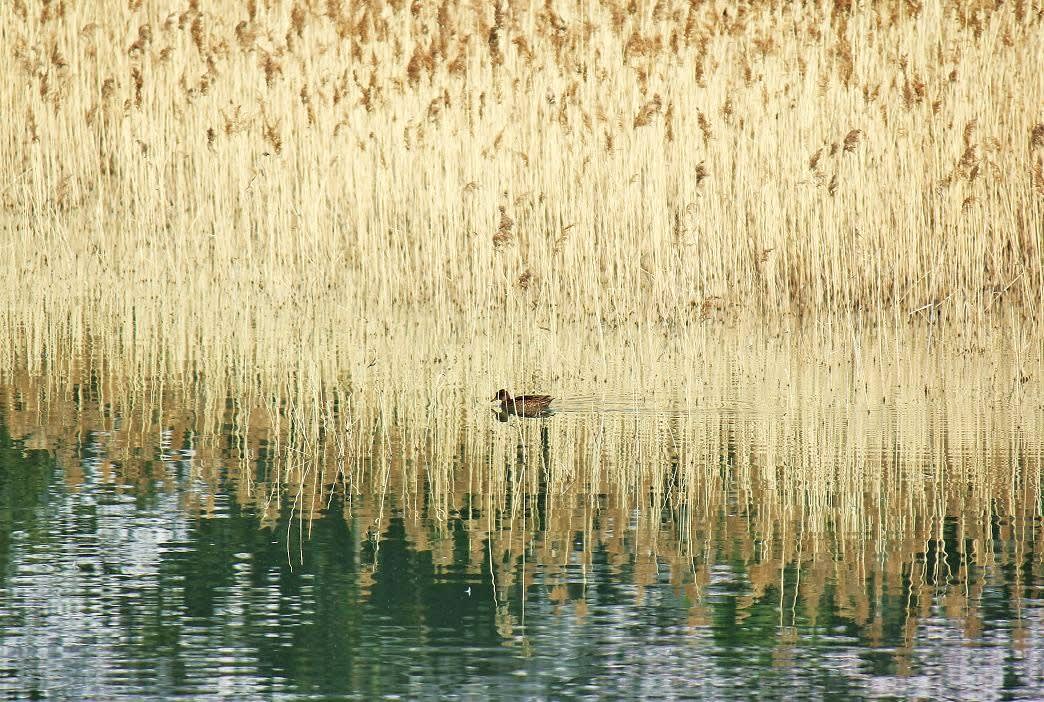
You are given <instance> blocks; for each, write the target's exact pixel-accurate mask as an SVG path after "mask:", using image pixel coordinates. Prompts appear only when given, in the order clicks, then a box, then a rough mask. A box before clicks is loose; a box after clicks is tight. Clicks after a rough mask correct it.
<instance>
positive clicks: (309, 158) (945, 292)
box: [0, 0, 1044, 335]
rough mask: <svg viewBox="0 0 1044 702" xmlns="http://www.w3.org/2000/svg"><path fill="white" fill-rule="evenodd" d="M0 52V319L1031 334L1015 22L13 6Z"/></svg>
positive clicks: (984, 12) (834, 10)
mask: <svg viewBox="0 0 1044 702" xmlns="http://www.w3.org/2000/svg"><path fill="white" fill-rule="evenodd" d="M0 35H2V36H3V37H4V40H3V46H2V49H0V75H2V76H3V79H2V81H0V104H2V105H4V114H5V116H6V117H7V119H5V120H4V121H3V123H2V124H0V168H2V169H3V172H4V173H5V174H6V177H5V179H4V181H3V184H2V186H0V227H2V228H3V231H4V232H5V234H4V241H5V245H4V252H3V256H0V276H2V277H3V279H4V280H5V281H7V282H8V285H5V287H6V288H8V290H9V292H7V293H5V295H11V294H12V292H13V294H14V297H13V299H11V298H7V299H5V301H4V302H5V306H6V307H9V308H13V309H14V312H15V314H14V317H15V319H16V320H18V318H19V316H20V315H21V313H22V311H24V310H26V309H36V310H39V309H41V308H43V309H47V310H50V311H53V312H54V313H55V314H56V316H58V317H62V316H64V315H63V313H64V312H68V311H72V313H73V314H74V315H77V316H80V315H82V316H81V317H80V321H81V322H82V323H84V324H91V323H93V322H94V321H96V320H99V319H108V318H110V317H113V316H115V317H117V318H130V317H134V318H135V319H136V320H137V321H136V322H135V323H136V324H139V325H140V324H142V323H156V324H162V323H165V321H169V320H171V319H172V318H176V319H175V320H174V323H176V324H180V323H181V320H182V319H188V320H189V322H187V324H188V325H189V327H191V329H192V330H193V333H196V334H210V333H212V332H214V331H215V330H222V331H221V334H222V335H226V334H227V330H230V329H236V328H237V327H241V326H242V325H247V326H249V325H253V324H261V323H262V322H261V321H260V318H261V317H266V316H267V317H272V316H275V317H279V316H280V315H285V316H286V317H288V318H291V319H294V320H296V318H297V317H298V316H299V315H302V314H303V315H306V316H311V315H319V317H318V321H317V323H319V324H329V325H332V326H335V327H337V326H343V325H345V324H351V323H354V320H355V319H356V318H357V317H358V316H360V315H365V316H376V315H378V314H381V313H383V312H385V311H386V310H387V309H389V308H390V307H392V306H403V305H411V306H422V307H423V308H424V309H425V313H427V314H432V315H437V316H439V317H441V318H443V319H446V320H447V321H448V322H450V323H455V324H460V325H463V326H467V325H469V324H476V323H477V322H476V321H475V320H476V318H485V319H488V318H489V316H490V315H492V314H494V313H496V312H498V311H503V310H508V311H512V310H514V311H522V312H524V313H525V314H526V315H528V316H530V317H534V318H540V319H542V320H544V322H543V323H545V324H546V323H547V320H568V319H580V320H583V321H584V322H585V324H588V325H590V324H597V323H606V324H620V323H623V322H625V321H627V320H632V321H635V320H638V321H642V322H654V323H658V324H660V323H662V324H667V325H679V324H681V325H684V324H688V323H692V322H698V321H700V320H701V319H702V318H703V317H704V316H706V313H707V311H708V310H717V311H719V312H720V313H721V314H722V315H734V314H737V313H742V312H743V311H746V310H754V311H758V312H761V313H767V314H769V315H787V314H794V315H799V316H808V315H809V314H814V315H817V316H818V315H822V314H823V313H833V312H849V311H852V310H863V311H865V313H867V314H871V315H874V316H876V317H878V318H885V319H892V318H893V315H898V318H899V319H906V318H907V317H908V316H909V315H911V314H914V316H918V317H919V316H925V317H930V318H932V319H949V320H954V321H956V322H959V323H961V324H965V325H981V324H982V323H983V322H984V320H987V319H989V318H991V317H992V316H993V315H994V314H995V313H996V312H997V310H998V309H1001V308H1009V309H1014V310H1016V311H1017V312H1018V313H1019V314H1020V315H1022V316H1024V317H1027V318H1029V317H1033V318H1035V317H1036V316H1037V313H1038V312H1039V309H1040V305H1041V301H1042V299H1041V290H1042V289H1044V285H1042V283H1044V278H1042V265H1041V262H1042V230H1041V222H1042V221H1044V204H1042V203H1044V136H1042V133H1044V113H1042V112H1041V105H1042V104H1044V76H1042V74H1041V72H1040V71H1036V70H1033V67H1034V66H1036V65H1037V64H1039V58H1040V53H1039V51H1040V50H1039V47H1040V46H1041V44H1042V43H1044V19H1042V15H1041V13H1040V11H1039V7H1036V6H1035V5H1034V4H1033V3H1029V2H1021V1H1020V2H1011V3H1000V4H996V3H986V2H950V1H944V2H924V3H919V2H885V3H872V4H866V5H863V4H860V3H848V2H835V3H822V2H820V3H812V4H795V3H764V2H755V3H749V4H747V3H742V4H738V5H735V4H733V3H713V2H711V3H688V2H682V1H680V0H660V1H658V2H650V3H634V2H630V3H628V2H622V1H616V0H606V1H605V2H574V3H570V2H557V1H551V0H549V1H548V2H545V3H524V2H511V1H510V0H502V1H501V2H491V3H478V2H475V3H472V2H449V1H446V2H442V3H437V2H433V3H421V2H414V3H406V2H383V1H381V0H377V1H375V2H366V3H344V2H339V1H338V0H331V1H329V2H317V1H314V0H297V1H296V2H280V1H276V0H272V1H269V2H266V1H265V0H250V1H249V2H246V3H239V2H206V3H201V2H197V1H196V0H182V1H179V2H149V3H143V2H140V0H128V1H127V2H114V1H111V0H106V1H103V2H95V3H88V4H78V3H69V2H64V1H61V0H56V1H53V2H46V3H33V2H25V1H24V0H14V1H12V2H5V3H3V5H2V7H0ZM203 318H206V320H209V321H210V322H213V326H211V325H208V324H205V323H204V320H203ZM294 324H296V321H295V322H294ZM277 326H278V325H277ZM302 333H303V332H302Z"/></svg>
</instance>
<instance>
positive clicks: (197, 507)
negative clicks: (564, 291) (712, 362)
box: [0, 364, 1044, 700]
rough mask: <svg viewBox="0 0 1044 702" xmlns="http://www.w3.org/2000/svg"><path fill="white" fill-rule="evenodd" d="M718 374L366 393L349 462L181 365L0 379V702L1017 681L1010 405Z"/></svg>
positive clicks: (1018, 542)
mask: <svg viewBox="0 0 1044 702" xmlns="http://www.w3.org/2000/svg"><path fill="white" fill-rule="evenodd" d="M784 365H785V364H784ZM809 373H810V374H811V375H814V373H813V372H812V371H810V372H809ZM755 375H756V377H755ZM930 375H931V374H930ZM723 377H724V378H725V379H724V380H723V381H722V387H723V390H722V392H721V393H718V394H715V392H714V391H713V390H712V389H711V388H710V387H708V388H706V392H705V394H704V398H705V399H704V401H702V402H700V403H693V404H691V405H688V406H677V403H675V406H673V409H672V408H671V407H672V405H671V401H670V400H669V399H664V398H659V399H658V398H657V397H655V396H654V397H653V399H652V400H648V401H645V402H642V403H638V404H633V405H629V404H628V401H627V393H620V394H618V395H614V396H609V397H606V396H603V397H601V398H598V397H593V396H581V395H578V396H577V397H576V398H574V399H573V400H569V399H566V400H564V401H562V402H561V403H560V407H561V411H560V412H559V414H557V415H555V416H553V417H551V418H548V419H542V420H532V421H522V420H520V419H517V418H511V419H510V420H509V421H508V422H503V423H502V422H499V421H497V418H496V417H495V416H492V413H490V414H486V412H487V410H486V408H485V406H483V405H481V403H479V407H477V408H476V409H474V410H473V411H467V412H462V413H461V415H460V416H459V417H455V418H454V419H453V421H452V422H451V423H450V425H449V426H443V427H442V428H440V429H438V430H437V431H433V430H432V429H431V422H429V424H428V425H427V428H426V429H425V430H424V431H421V430H420V429H415V428H414V429H411V426H413V425H412V424H411V422H413V423H416V422H417V421H419V420H418V419H417V417H416V416H412V415H410V414H409V412H408V411H406V410H401V411H397V410H396V408H395V407H394V406H392V407H391V408H386V409H385V416H386V417H394V419H391V418H389V419H387V420H386V424H385V425H384V427H383V428H382V429H381V430H380V431H377V432H376V434H372V435H371V436H370V438H369V439H367V441H366V443H365V445H366V446H368V447H369V450H368V451H367V452H366V455H360V456H356V457H355V458H354V459H352V460H347V461H346V460H345V454H350V453H353V452H354V451H356V450H358V446H359V444H355V445H354V446H355V448H354V449H353V448H351V447H350V448H349V449H344V447H343V446H342V447H341V448H338V445H337V444H336V442H333V443H332V444H331V442H330V441H329V440H328V441H327V444H330V445H328V446H326V447H325V448H316V447H312V448H311V449H309V448H307V446H306V443H307V442H303V441H302V442H299V443H297V444H295V440H294V439H293V437H292V435H293V429H285V428H284V429H282V430H279V429H274V428H272V424H273V421H269V422H268V423H267V424H266V423H264V422H261V421H260V420H259V419H257V418H256V417H255V418H254V419H253V420H251V421H252V422H253V424H252V426H253V427H254V428H251V429H244V428H243V425H244V424H245V423H246V422H245V420H243V419H242V418H243V417H244V416H247V415H249V414H250V412H248V411H247V410H248V409H249V407H247V408H246V409H244V405H243V399H242V397H231V396H230V397H227V398H225V401H224V402H213V401H208V402H207V403H203V404H206V405H207V406H208V407H212V408H214V407H216V408H217V409H216V410H215V414H214V416H216V417H218V418H219V420H217V421H215V420H214V419H213V417H210V418H208V417H207V415H206V413H205V412H202V411H201V410H200V404H199V402H198V398H199V397H200V396H201V395H203V394H206V392H209V390H207V389H204V388H200V387H196V386H194V385H193V382H194V381H191V382H185V383H184V384H183V385H181V386H179V387H177V388H174V389H173V390H172V389H171V388H170V387H167V388H166V389H163V390H155V389H150V388H149V387H148V386H147V385H140V386H139V385H135V384H133V383H128V384H127V385H128V387H131V389H130V390H127V391H126V392H124V393H123V394H122V395H121V394H120V393H119V392H116V391H115V390H112V389H108V390H107V389H106V382H110V381H104V380H100V379H99V378H97V377H95V378H94V379H93V380H87V381H84V382H83V384H76V383H70V382H69V381H68V378H66V379H64V380H62V381H61V382H59V383H57V385H56V384H55V381H54V380H53V376H48V375H43V376H42V375H40V374H39V373H28V372H25V373H14V374H9V377H8V378H7V380H6V381H5V384H4V385H3V387H2V388H0V400H2V403H0V696H2V697H3V698H5V699H10V700H23V699H131V698H133V699H150V698H151V699H158V698H175V697H183V698H186V699H211V698H222V697H225V698H233V699H295V700H297V699H380V698H405V699H605V698H625V699H645V698H660V699H670V698H690V699H692V698H695V699H700V698H702V699H714V700H720V699H755V698H759V699H760V698H782V697H786V696H790V697H794V698H796V699H976V700H981V699H998V700H999V699H1005V700H1030V699H1041V698H1042V697H1044V580H1042V575H1044V565H1042V563H1044V545H1042V534H1044V525H1042V520H1041V484H1040V476H1041V473H1040V469H1041V458H1042V445H1041V442H1040V434H1039V428H1040V424H1041V422H1042V421H1044V420H1042V418H1041V416H1040V410H1039V404H1035V403H1037V402H1039V399H1038V398H1035V397H1029V398H1026V399H1024V400H1022V401H1019V400H1018V399H1017V398H1016V399H1015V400H1012V399H1011V398H1010V397H1008V398H1007V399H1006V400H1005V402H1004V403H996V402H994V403H992V404H991V402H990V401H989V400H988V398H985V397H984V396H983V395H982V393H979V392H977V391H976V390H975V388H977V387H979V386H977V385H976V384H975V383H974V377H977V376H975V375H974V374H970V375H969V376H967V378H966V380H967V382H968V386H967V387H969V388H972V390H971V391H968V392H965V393H959V394H958V395H957V396H956V397H951V396H946V397H939V396H936V397H934V398H932V392H931V388H934V387H936V386H935V385H933V384H932V383H933V382H934V381H926V382H927V383H928V384H926V385H925V389H924V390H923V391H922V389H921V388H919V387H918V388H917V389H916V390H917V391H916V392H913V391H910V393H909V395H907V396H904V397H906V399H905V400H903V398H902V397H899V395H901V393H896V400H895V402H892V401H891V399H890V400H889V402H888V403H885V404H884V406H882V403H881V402H880V400H879V399H877V398H876V396H874V397H873V398H871V399H869V400H868V399H866V398H864V399H859V397H858V395H859V393H862V392H867V393H868V394H870V395H873V392H872V391H868V390H866V389H865V388H866V387H867V386H865V385H862V386H860V390H859V391H858V392H856V393H854V394H851V393H850V394H848V395H844V394H843V393H842V394H838V393H831V392H827V390H828V389H829V387H828V386H829V385H830V382H836V383H838V384H840V385H842V386H844V385H850V384H851V383H852V378H851V377H849V376H847V375H845V374H844V373H842V374H841V376H840V379H838V378H835V379H834V380H833V381H829V382H828V381H826V380H824V381H822V382H821V383H819V384H818V385H816V384H815V383H813V385H816V387H811V388H810V387H808V386H803V387H802V389H801V391H800V392H798V393H797V394H796V395H795V393H794V392H793V391H792V390H788V389H786V388H784V386H783V385H782V384H781V383H779V382H776V381H775V380H773V377H772V373H771V372H769V371H764V370H763V371H762V372H761V373H760V374H743V373H732V374H731V375H729V374H725V375H724V376H723ZM804 377H809V376H808V375H806V376H804ZM824 377H825V376H824ZM925 377H928V376H925ZM931 377H936V378H940V379H941V378H946V377H952V369H945V368H944V369H939V370H938V372H937V373H935V374H934V375H931ZM1005 377H1006V376H1005ZM808 382H813V381H808ZM116 384H117V385H118V384H119V383H116ZM772 388H775V390H772ZM980 389H981V388H980ZM459 392H462V391H459ZM903 392H906V391H905V390H904V391H903ZM147 397H152V398H153V400H152V402H151V404H150V402H148V401H146V400H144V399H143V398H147ZM795 397H796V398H797V399H795ZM839 397H841V398H842V400H838V398H839ZM926 397H927V398H928V399H925V398H926ZM135 398H137V399H135ZM729 398H731V399H729ZM482 399H483V400H484V399H485V398H482ZM661 399H662V401H661ZM259 402H260V401H259ZM222 406H223V409H222ZM334 414H336V412H334ZM251 416H254V415H251ZM237 418H239V419H237ZM432 421H434V420H432ZM259 425H263V426H265V427H266V429H265V430H264V431H260V430H258V429H257V426H259ZM333 425H334V426H336V423H334V424H333ZM375 436H376V438H374V437H375ZM280 437H281V438H280ZM339 450H341V451H342V453H341V455H340V458H338V451H339ZM309 451H310V452H311V453H309ZM295 454H308V455H307V456H306V457H305V458H299V459H295V458H294V456H295ZM331 466H336V468H331Z"/></svg>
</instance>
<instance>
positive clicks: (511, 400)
mask: <svg viewBox="0 0 1044 702" xmlns="http://www.w3.org/2000/svg"><path fill="white" fill-rule="evenodd" d="M553 399H554V398H553V397H551V396H550V395H518V396H517V397H511V393H509V392H508V391H507V390H504V389H501V390H498V391H497V394H496V395H494V396H493V399H492V400H490V402H500V415H508V414H513V415H515V416H517V417H530V418H534V417H548V416H550V415H551V414H552V413H553V410H552V409H551V407H550V406H551V400H553Z"/></svg>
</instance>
